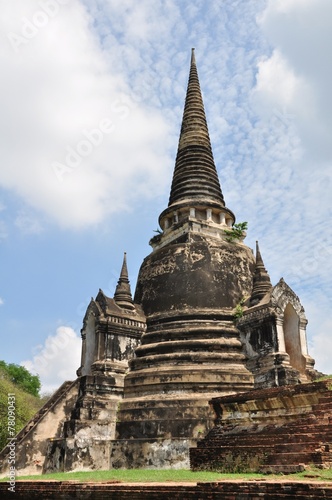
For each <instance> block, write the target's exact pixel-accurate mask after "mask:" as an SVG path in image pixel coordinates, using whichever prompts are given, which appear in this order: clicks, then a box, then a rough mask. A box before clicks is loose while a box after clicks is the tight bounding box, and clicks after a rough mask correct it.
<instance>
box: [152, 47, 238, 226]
mask: <svg viewBox="0 0 332 500" xmlns="http://www.w3.org/2000/svg"><path fill="white" fill-rule="evenodd" d="M202 210H203V212H205V214H206V217H204V216H202ZM197 214H198V217H196V216H197ZM187 215H190V217H191V218H193V219H195V218H198V219H199V220H203V221H204V219H205V220H207V221H212V220H214V221H215V222H216V223H217V224H221V225H224V226H225V225H226V226H232V224H233V223H234V221H235V216H234V214H233V213H232V212H231V211H230V210H229V209H228V208H226V207H225V202H224V197H223V195H222V192H221V188H220V182H219V178H218V174H217V169H216V165H215V162H214V158H213V153H212V148H211V141H210V136H209V131H208V126H207V121H206V116H205V110H204V104H203V99H202V93H201V88H200V84H199V79H198V73H197V67H196V59H195V52H194V49H192V52H191V62H190V72H189V79H188V86H187V93H186V99H185V105H184V111H183V118H182V125H181V131H180V137H179V144H178V150H177V155H176V160H175V168H174V173H173V180H172V185H171V192H170V197H169V203H168V208H167V209H166V210H164V211H163V212H162V214H161V215H160V217H159V223H160V226H161V227H162V229H164V230H165V229H168V228H169V227H170V226H171V225H172V224H173V223H177V222H178V221H179V220H180V219H181V218H182V219H183V217H186V216H187Z"/></svg>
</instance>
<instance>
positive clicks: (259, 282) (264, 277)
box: [250, 241, 272, 305]
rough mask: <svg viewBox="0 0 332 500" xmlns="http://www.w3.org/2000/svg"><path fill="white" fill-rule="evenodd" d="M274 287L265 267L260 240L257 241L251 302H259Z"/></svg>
mask: <svg viewBox="0 0 332 500" xmlns="http://www.w3.org/2000/svg"><path fill="white" fill-rule="evenodd" d="M271 289H272V283H271V280H270V276H269V274H268V272H267V270H266V268H265V265H264V262H263V259H262V256H261V253H260V250H259V245H258V241H256V266H255V273H254V277H253V289H252V293H251V297H250V304H251V305H255V304H258V302H259V301H260V300H262V298H263V297H264V296H265V295H266V294H267V293H268V292H270V291H271Z"/></svg>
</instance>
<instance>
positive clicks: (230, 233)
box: [224, 222, 248, 243]
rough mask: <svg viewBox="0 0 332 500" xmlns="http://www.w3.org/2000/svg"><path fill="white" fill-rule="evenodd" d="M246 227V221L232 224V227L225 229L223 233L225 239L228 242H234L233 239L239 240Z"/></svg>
mask: <svg viewBox="0 0 332 500" xmlns="http://www.w3.org/2000/svg"><path fill="white" fill-rule="evenodd" d="M247 229H248V222H238V223H237V224H233V227H232V229H225V230H224V231H225V234H226V235H227V237H226V241H228V242H229V243H234V241H235V240H239V239H240V238H242V237H243V236H244V232H245V231H246V230H247Z"/></svg>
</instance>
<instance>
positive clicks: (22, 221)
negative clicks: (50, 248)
mask: <svg viewBox="0 0 332 500" xmlns="http://www.w3.org/2000/svg"><path fill="white" fill-rule="evenodd" d="M14 224H15V226H16V227H17V228H18V229H19V230H20V231H21V232H22V233H23V234H39V233H41V232H42V231H43V227H42V225H41V223H40V221H39V220H38V219H36V218H35V217H34V216H33V215H31V214H29V213H27V212H26V211H25V210H22V211H20V212H19V213H18V214H17V216H16V219H15V222H14Z"/></svg>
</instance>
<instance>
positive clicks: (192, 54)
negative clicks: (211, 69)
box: [190, 47, 196, 66]
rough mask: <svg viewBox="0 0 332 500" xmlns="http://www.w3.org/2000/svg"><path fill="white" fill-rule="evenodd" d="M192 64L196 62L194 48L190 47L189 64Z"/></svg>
mask: <svg viewBox="0 0 332 500" xmlns="http://www.w3.org/2000/svg"><path fill="white" fill-rule="evenodd" d="M193 64H196V58H195V48H194V47H193V48H192V49H191V63H190V66H192V65H193Z"/></svg>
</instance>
